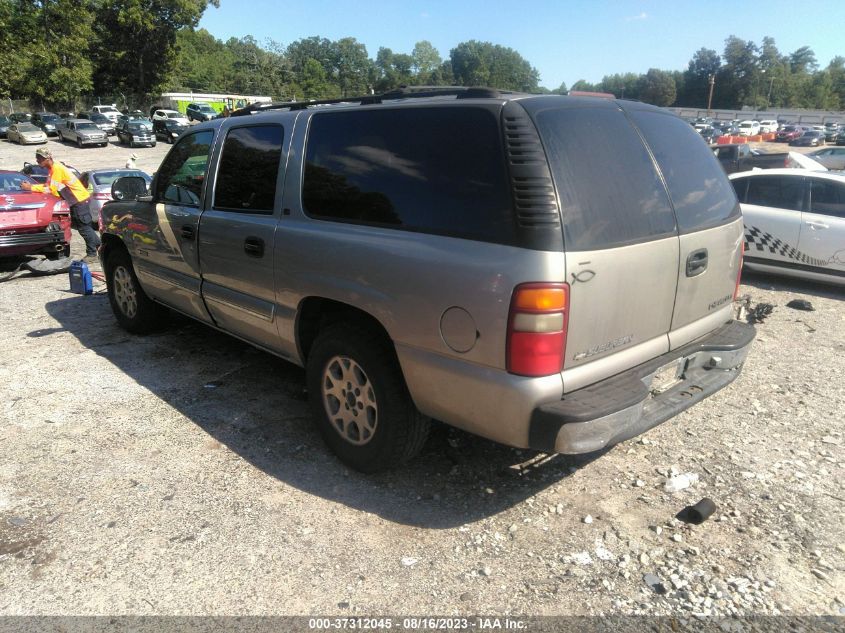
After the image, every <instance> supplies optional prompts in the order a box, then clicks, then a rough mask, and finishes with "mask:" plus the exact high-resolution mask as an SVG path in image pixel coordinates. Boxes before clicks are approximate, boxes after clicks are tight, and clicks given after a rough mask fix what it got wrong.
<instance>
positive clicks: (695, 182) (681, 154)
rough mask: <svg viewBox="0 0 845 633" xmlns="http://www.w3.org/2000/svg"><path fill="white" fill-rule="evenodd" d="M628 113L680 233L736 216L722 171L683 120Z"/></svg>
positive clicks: (702, 227) (669, 116)
mask: <svg viewBox="0 0 845 633" xmlns="http://www.w3.org/2000/svg"><path fill="white" fill-rule="evenodd" d="M630 116H631V118H632V119H633V120H634V123H636V125H637V127H638V128H640V131H641V132H642V134H643V137H645V140H646V142H647V143H648V145H649V147H651V150H652V152H653V153H654V158H655V159H656V160H657V164H658V165H659V166H660V171H661V172H662V173H663V177H664V178H665V179H666V185H667V186H668V187H669V195H670V196H671V198H672V204H673V205H674V207H675V214H676V215H677V216H678V228H679V230H680V232H681V233H692V232H693V231H700V230H702V229H706V228H710V227H713V226H719V225H720V224H724V223H725V222H727V221H730V220H733V219H735V218H738V217H739V205H738V204H737V200H736V195H735V194H734V191H733V188H732V187H731V185H730V182H729V181H728V178H727V176H726V175H725V171H724V170H723V169H722V167H721V165H720V164H719V163H718V162H717V161H715V160H714V159H713V153H712V152H711V151H710V150H709V149H708V148H707V145H705V144H704V143H702V142H701V141H700V140H699V139H698V138H696V134H695V131H694V130H693V129H692V128H690V126H689V125H688V124H687V123H685V122H684V121H683V120H681V119H679V118H677V117H675V116H672V115H669V114H663V113H661V112H651V111H642V110H634V111H632V112H631V113H630Z"/></svg>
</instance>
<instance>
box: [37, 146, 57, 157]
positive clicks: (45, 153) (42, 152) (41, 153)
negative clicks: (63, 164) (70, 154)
mask: <svg viewBox="0 0 845 633" xmlns="http://www.w3.org/2000/svg"><path fill="white" fill-rule="evenodd" d="M35 158H53V154H51V153H50V150H49V149H47V148H46V147H39V148H38V149H37V150H35Z"/></svg>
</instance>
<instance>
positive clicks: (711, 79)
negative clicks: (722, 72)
mask: <svg viewBox="0 0 845 633" xmlns="http://www.w3.org/2000/svg"><path fill="white" fill-rule="evenodd" d="M707 81H708V82H709V83H710V94H709V95H708V96H707V116H710V114H711V112H710V106H711V105H712V104H713V86H714V85H715V84H716V75H715V73H710V75H708V77H707Z"/></svg>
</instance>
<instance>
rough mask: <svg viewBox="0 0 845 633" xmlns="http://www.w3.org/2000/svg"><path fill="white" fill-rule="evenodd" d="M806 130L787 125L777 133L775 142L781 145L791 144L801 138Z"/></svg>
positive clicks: (799, 126)
mask: <svg viewBox="0 0 845 633" xmlns="http://www.w3.org/2000/svg"><path fill="white" fill-rule="evenodd" d="M805 129H806V128H804V127H803V126H801V125H787V126H786V127H784V128H783V129H782V130H780V131H779V132H778V133H777V136H776V137H775V140H777V141H779V142H781V143H789V142H790V141H794V140H795V139H797V138H798V137H799V136H801V135H802V134H803V133H804V131H805Z"/></svg>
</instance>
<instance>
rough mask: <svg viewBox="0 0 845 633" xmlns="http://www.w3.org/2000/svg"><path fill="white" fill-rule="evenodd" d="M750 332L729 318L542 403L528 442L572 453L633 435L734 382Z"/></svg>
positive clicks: (547, 449) (749, 326)
mask: <svg viewBox="0 0 845 633" xmlns="http://www.w3.org/2000/svg"><path fill="white" fill-rule="evenodd" d="M754 335H755V330H754V328H753V327H752V326H751V325H748V324H745V323H741V322H739V321H731V322H729V323H726V324H725V325H724V326H722V327H721V328H719V329H718V330H716V331H714V332H712V333H710V334H709V335H707V336H705V337H703V338H701V339H699V340H697V341H694V342H692V343H689V344H687V345H685V346H683V347H681V348H678V349H676V350H673V351H671V352H668V353H667V354H664V355H662V356H659V357H657V358H655V359H653V360H651V361H649V362H647V363H644V364H642V365H640V366H638V367H634V368H633V369H630V370H628V371H625V372H623V373H621V374H618V375H616V376H613V377H611V378H608V379H606V380H603V381H601V382H598V383H596V384H594V385H590V386H589V387H585V388H583V389H579V390H577V391H574V392H572V393H568V394H566V396H565V397H564V398H563V399H561V400H560V401H557V402H553V403H549V404H544V405H541V406H539V407H537V408H536V409H534V411H533V413H532V416H531V424H530V429H529V444H530V446H531V448H534V449H537V450H542V451H546V452H554V453H565V454H576V453H589V452H592V451H597V450H600V449H602V448H605V447H608V446H612V445H614V444H617V443H619V442H622V441H624V440H627V439H630V438H632V437H635V436H637V435H639V434H641V433H643V432H645V431H647V430H649V429H651V428H653V427H655V426H657V425H658V424H661V423H662V422H665V421H666V420H668V419H669V418H672V417H674V416H675V415H677V414H678V413H680V412H681V411H684V410H685V409H688V408H690V407H691V406H693V405H694V404H697V403H698V402H701V401H702V400H704V399H705V398H707V397H708V396H710V395H712V394H714V393H716V392H717V391H719V389H722V388H723V387H725V386H727V385H729V384H730V383H731V382H733V381H734V380H735V379H736V378H737V376H739V372H740V370H741V369H742V364H743V362H745V358H746V357H747V356H748V351H749V349H750V348H751V341H752V340H753V339H754ZM667 377H668V383H667V382H666V381H665V380H664V379H666V378H667ZM658 380H660V381H662V382H661V384H657V381H658Z"/></svg>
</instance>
